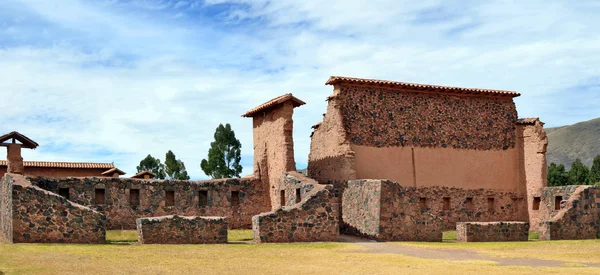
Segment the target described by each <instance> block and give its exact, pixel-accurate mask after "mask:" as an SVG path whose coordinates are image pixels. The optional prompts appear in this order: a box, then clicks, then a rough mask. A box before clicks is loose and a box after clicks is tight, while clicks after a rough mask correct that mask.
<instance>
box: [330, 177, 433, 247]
mask: <svg viewBox="0 0 600 275" xmlns="http://www.w3.org/2000/svg"><path fill="white" fill-rule="evenodd" d="M342 220H343V231H344V232H345V233H346V234H351V235H358V236H363V237H367V238H370V239H374V240H379V241H429V242H441V241H442V221H441V220H440V219H439V218H437V217H435V216H433V215H431V214H430V213H429V212H427V211H425V210H423V209H421V208H420V206H419V198H418V196H417V193H416V192H415V189H414V188H404V187H402V186H400V185H399V184H397V183H394V182H391V181H387V180H353V181H349V182H348V186H347V187H346V189H345V190H344V194H343V197H342Z"/></svg>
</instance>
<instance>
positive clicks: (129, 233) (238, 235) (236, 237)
mask: <svg viewBox="0 0 600 275" xmlns="http://www.w3.org/2000/svg"><path fill="white" fill-rule="evenodd" d="M227 235H228V238H227V239H228V241H230V242H243V241H251V240H252V238H253V236H254V235H253V233H252V230H229V232H227ZM137 241H138V233H137V231H135V230H108V231H106V242H107V243H132V242H137Z"/></svg>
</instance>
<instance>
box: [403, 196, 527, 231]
mask: <svg viewBox="0 0 600 275" xmlns="http://www.w3.org/2000/svg"><path fill="white" fill-rule="evenodd" d="M415 192H416V198H415V202H414V203H415V204H421V203H422V202H423V199H424V205H423V206H424V208H425V210H426V211H428V212H430V213H431V214H433V215H436V216H438V217H439V218H440V219H441V220H442V224H443V228H444V230H453V229H455V228H456V223H458V222H494V221H523V222H525V221H528V214H527V202H526V199H525V197H524V196H522V195H520V194H517V193H515V192H503V191H496V190H490V189H463V188H451V187H419V188H416V189H415Z"/></svg>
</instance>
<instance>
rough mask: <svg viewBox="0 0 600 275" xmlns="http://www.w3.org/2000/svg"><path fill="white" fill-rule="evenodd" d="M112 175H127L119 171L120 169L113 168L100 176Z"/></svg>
mask: <svg viewBox="0 0 600 275" xmlns="http://www.w3.org/2000/svg"><path fill="white" fill-rule="evenodd" d="M114 173H118V174H119V175H125V174H127V173H125V172H123V171H121V169H119V168H117V167H113V168H111V169H109V170H106V171H104V172H103V173H102V174H101V175H112V174H114Z"/></svg>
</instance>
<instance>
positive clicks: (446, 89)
mask: <svg viewBox="0 0 600 275" xmlns="http://www.w3.org/2000/svg"><path fill="white" fill-rule="evenodd" d="M338 83H350V84H357V85H366V86H387V87H399V88H404V89H410V90H419V91H431V92H441V93H448V94H465V95H487V96H502V97H517V96H520V95H521V94H520V93H517V92H513V91H502V90H490V89H477V88H460V87H450V86H439V85H429V84H417V83H408V82H398V81H390V80H377V79H364V78H355V77H344V76H332V77H330V78H329V80H327V82H326V83H325V85H334V84H338Z"/></svg>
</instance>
